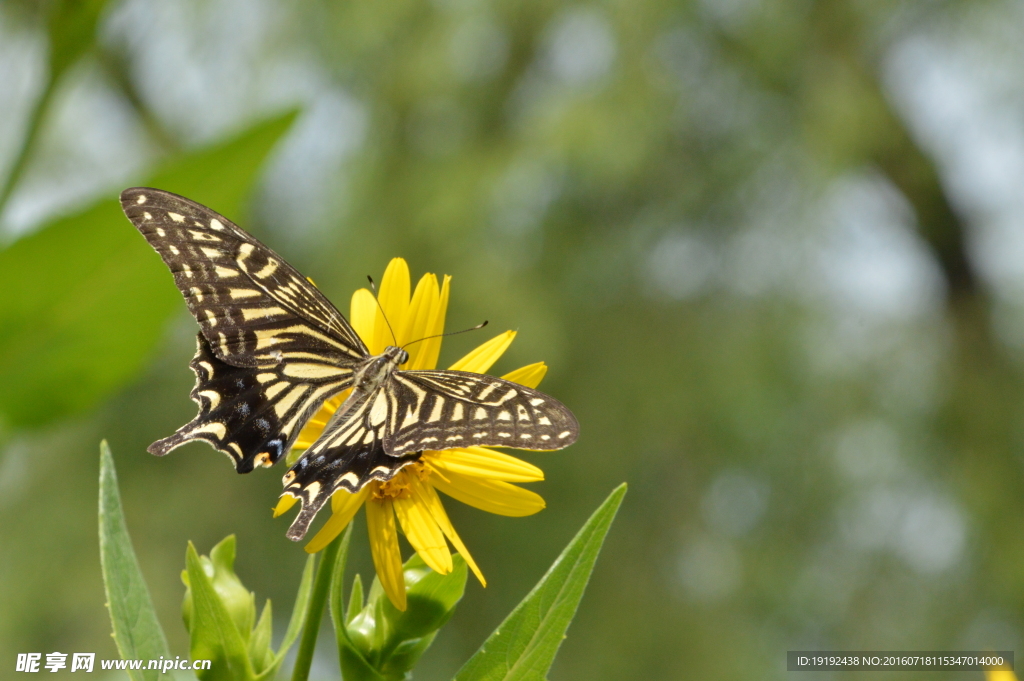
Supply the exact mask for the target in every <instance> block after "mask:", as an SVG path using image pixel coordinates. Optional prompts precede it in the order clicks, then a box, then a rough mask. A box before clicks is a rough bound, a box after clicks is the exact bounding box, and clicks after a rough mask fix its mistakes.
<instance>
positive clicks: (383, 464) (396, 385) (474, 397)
mask: <svg viewBox="0 0 1024 681" xmlns="http://www.w3.org/2000/svg"><path fill="white" fill-rule="evenodd" d="M578 434H579V424H578V423H577V422H576V418H575V417H574V416H573V414H572V412H571V411H569V409H568V408H566V407H565V405H563V404H562V403H561V402H559V401H558V400H556V399H554V398H553V397H551V396H549V395H546V394H544V393H542V392H540V391H538V390H534V389H532V388H527V387H526V386H523V385H519V384H518V383H513V382H511V381H506V380H503V379H500V378H494V377H492V376H484V375H481V374H473V373H468V372H464V371H396V372H394V373H393V374H391V376H390V377H389V378H388V379H387V380H386V381H385V382H384V383H383V384H382V385H381V386H380V387H378V388H377V389H376V390H375V391H373V392H372V393H369V394H359V395H356V396H355V397H352V398H350V399H349V401H347V402H346V403H345V404H344V405H342V407H341V409H339V412H338V413H337V414H335V416H334V417H332V419H331V422H330V423H329V424H328V425H327V427H326V428H325V429H324V432H323V434H322V435H321V436H320V437H319V438H318V439H317V441H316V442H314V443H313V445H312V446H311V447H310V448H309V449H308V450H307V451H306V453H305V454H303V455H302V458H300V459H299V460H298V461H297V462H296V463H295V465H294V466H293V467H292V468H291V470H290V471H289V472H288V474H286V475H285V490H284V491H285V492H286V493H290V494H292V495H293V496H295V497H298V498H299V499H300V500H301V501H302V510H301V511H300V512H299V514H298V516H296V518H295V521H294V522H293V523H292V525H291V527H290V528H289V529H288V537H289V538H290V539H294V540H298V539H301V538H302V537H303V536H304V535H305V533H306V529H307V528H308V527H309V523H310V522H311V521H312V520H313V517H314V516H315V515H316V513H317V512H318V511H319V510H320V508H321V507H322V506H323V505H324V504H325V503H326V502H327V500H328V499H329V498H330V497H331V495H332V494H333V493H334V492H335V491H337V490H338V489H347V490H348V491H350V492H357V491H359V490H360V489H362V488H363V486H364V485H365V484H366V483H368V482H369V481H371V480H389V479H391V478H392V477H394V476H395V474H396V473H398V471H399V470H401V469H402V468H404V467H405V466H406V465H408V464H409V463H412V462H414V461H416V460H417V459H419V457H420V454H421V452H422V451H423V450H424V449H431V450H443V449H454V448H456V447H467V446H471V445H492V446H494V445H497V446H501V445H504V446H511V447H516V448H519V449H540V450H549V449H562V448H563V447H568V446H569V445H570V444H572V443H573V442H575V441H576V437H577V436H578Z"/></svg>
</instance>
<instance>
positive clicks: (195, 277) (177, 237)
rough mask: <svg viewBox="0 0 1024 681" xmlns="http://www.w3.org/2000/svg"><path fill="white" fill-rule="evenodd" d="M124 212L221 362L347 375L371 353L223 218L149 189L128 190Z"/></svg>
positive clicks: (307, 286)
mask: <svg viewBox="0 0 1024 681" xmlns="http://www.w3.org/2000/svg"><path fill="white" fill-rule="evenodd" d="M121 206H122V208H123V209H124V212H125V214H126V215H127V216H128V219H129V220H131V221H132V224H134V225H135V227H136V228H137V229H138V230H139V231H140V232H141V233H142V235H143V236H144V237H146V240H147V241H149V243H150V245H151V246H152V247H153V248H154V249H155V250H156V252H157V253H159V254H160V257H161V258H162V259H163V261H164V263H166V265H167V267H168V268H170V270H171V272H172V273H173V274H174V282H175V284H176V285H177V286H178V289H179V290H180V291H181V294H182V295H183V296H184V297H185V302H186V303H187V304H188V308H189V311H190V312H191V313H192V316H193V317H195V318H196V321H197V322H199V326H200V328H201V329H202V332H203V335H204V336H206V339H207V340H208V341H209V342H210V346H211V348H212V349H213V352H214V354H216V355H217V357H219V358H220V359H221V360H223V361H225V362H228V363H229V364H233V365H235V366H250V367H251V366H260V365H267V364H276V363H278V362H281V361H284V360H294V361H300V362H308V361H312V362H314V363H316V364H319V365H321V367H322V369H321V371H329V369H328V368H327V367H328V366H333V367H335V369H336V371H337V372H340V373H344V372H348V371H349V369H350V366H351V364H353V363H354V362H357V361H359V360H361V359H362V358H363V357H365V356H366V355H367V351H366V346H365V345H363V342H362V341H361V340H360V339H359V336H358V334H356V333H355V331H353V330H352V327H351V326H349V324H348V322H346V321H345V318H344V317H343V316H342V315H341V313H340V312H338V310H337V309H336V308H335V307H334V306H333V305H332V304H331V303H330V301H329V300H327V298H326V297H324V295H323V294H322V293H320V291H318V290H317V288H316V287H315V286H313V285H312V284H311V283H310V282H309V281H307V280H306V279H305V278H303V276H302V275H301V274H299V273H298V272H297V271H296V270H295V268H293V267H292V266H291V265H289V264H288V263H287V262H285V261H284V259H283V258H281V256H279V255H277V254H276V253H275V252H274V251H272V250H271V249H270V248H268V247H267V246H265V245H263V244H262V243H260V242H259V241H258V240H257V239H255V238H254V237H252V236H251V235H249V234H248V233H246V232H245V231H243V230H242V229H240V228H239V227H238V226H236V225H235V224H234V223H232V222H231V221H230V220H228V219H227V218H225V217H224V216H222V215H220V214H218V213H216V212H214V211H212V210H210V209H209V208H206V207H205V206H202V205H200V204H198V203H196V202H194V201H190V200H189V199H186V198H184V197H181V196H178V195H176V194H171V193H170V192H165V191H162V190H159V189H148V188H144V187H135V188H132V189H126V190H125V191H124V192H122V193H121ZM310 371H312V369H310Z"/></svg>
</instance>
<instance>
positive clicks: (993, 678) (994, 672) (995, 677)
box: [985, 669, 1017, 681]
mask: <svg viewBox="0 0 1024 681" xmlns="http://www.w3.org/2000/svg"><path fill="white" fill-rule="evenodd" d="M985 681H1017V675H1016V674H1014V673H1013V672H1011V671H1009V670H1006V669H986V670H985Z"/></svg>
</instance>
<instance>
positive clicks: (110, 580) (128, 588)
mask: <svg viewBox="0 0 1024 681" xmlns="http://www.w3.org/2000/svg"><path fill="white" fill-rule="evenodd" d="M99 506H100V509H99V521H100V565H101V566H102V570H103V586H104V589H105V590H106V595H107V608H108V609H109V610H110V623H111V625H112V626H113V628H114V642H115V643H116V644H117V651H118V653H119V654H120V655H121V659H124V660H131V659H146V660H155V659H157V658H159V657H161V656H162V657H164V658H169V657H170V656H171V654H170V652H169V651H168V649H167V640H166V639H165V638H164V632H163V629H161V628H160V622H159V621H157V618H156V611H155V610H154V609H153V601H152V599H151V598H150V597H149V589H148V588H147V587H146V580H145V579H143V577H142V570H141V569H139V562H138V560H137V559H136V558H135V551H134V550H133V549H132V540H131V538H130V537H129V536H128V527H127V525H125V521H124V513H123V511H122V509H121V496H120V494H119V493H118V490H117V472H116V471H115V470H114V458H113V456H111V454H110V447H109V446H108V445H107V441H106V440H104V441H103V442H102V443H100V504H99ZM128 675H129V676H130V677H131V678H132V681H157V680H158V679H168V678H170V677H169V676H166V675H164V674H161V673H160V672H159V671H158V670H153V669H142V670H129V672H128Z"/></svg>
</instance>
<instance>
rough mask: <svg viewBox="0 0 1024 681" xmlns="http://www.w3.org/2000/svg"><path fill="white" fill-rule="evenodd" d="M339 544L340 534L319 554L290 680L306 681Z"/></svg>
mask: <svg viewBox="0 0 1024 681" xmlns="http://www.w3.org/2000/svg"><path fill="white" fill-rule="evenodd" d="M339 546H341V535H339V536H338V537H337V538H335V540H334V541H332V542H331V543H330V544H328V545H327V548H325V549H324V550H323V553H321V554H320V564H319V566H318V567H317V571H316V581H315V582H314V583H313V593H312V594H311V595H310V597H309V609H308V610H307V611H306V624H305V626H304V627H303V629H302V640H301V641H300V642H299V652H298V654H297V655H296V656H295V668H294V670H293V671H292V681H306V679H308V678H309V668H310V666H311V665H312V664H313V650H314V649H315V648H316V637H317V634H319V633H320V621H321V620H322V619H323V616H324V606H325V605H326V604H327V595H328V593H330V590H331V576H332V573H333V572H334V563H335V560H334V559H335V557H336V556H337V554H338V547H339Z"/></svg>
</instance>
